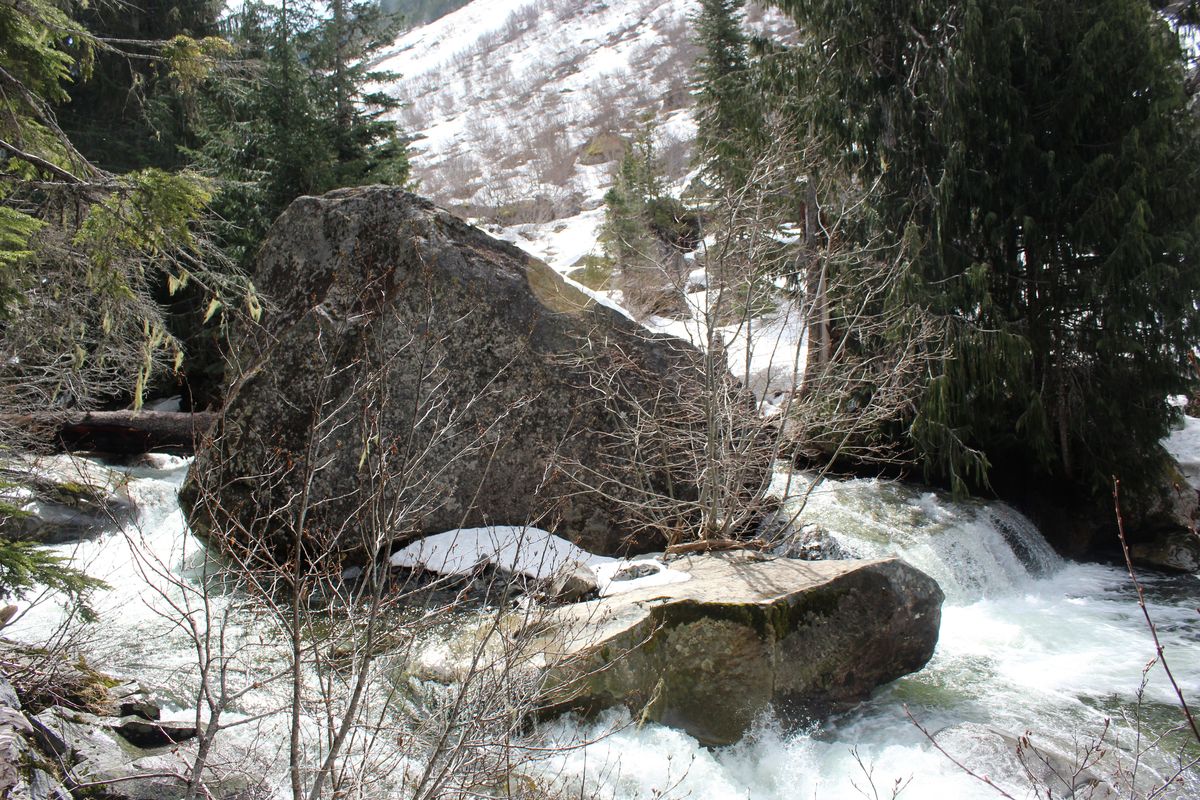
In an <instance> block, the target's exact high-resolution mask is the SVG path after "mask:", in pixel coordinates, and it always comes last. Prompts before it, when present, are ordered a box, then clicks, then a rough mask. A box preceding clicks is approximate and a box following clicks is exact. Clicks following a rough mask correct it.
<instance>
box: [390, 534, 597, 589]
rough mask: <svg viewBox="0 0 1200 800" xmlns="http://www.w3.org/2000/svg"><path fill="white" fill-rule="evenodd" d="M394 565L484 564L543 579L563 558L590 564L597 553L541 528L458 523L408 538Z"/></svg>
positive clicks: (449, 570)
mask: <svg viewBox="0 0 1200 800" xmlns="http://www.w3.org/2000/svg"><path fill="white" fill-rule="evenodd" d="M390 560H391V564H392V566H394V567H407V568H409V569H417V568H420V569H427V570H429V571H431V572H437V573H440V574H443V575H470V574H471V573H472V572H474V571H476V570H477V569H479V567H480V566H482V565H484V564H490V565H492V566H494V567H498V568H500V569H503V570H506V571H508V572H513V573H520V574H522V575H525V576H527V577H530V578H535V579H544V578H549V577H550V576H552V575H554V573H556V572H557V571H559V570H560V569H562V568H564V567H566V566H567V565H568V564H572V563H576V562H578V563H580V564H585V565H589V566H590V565H591V564H594V563H600V562H604V561H611V560H612V559H609V558H605V557H604V556H597V555H593V554H592V553H589V552H588V551H586V550H583V549H581V548H579V547H576V546H575V545H573V544H571V543H570V542H568V541H567V540H566V539H563V538H561V537H558V536H555V535H554V534H552V533H548V532H547V531H544V530H541V529H540V528H530V527H521V526H515V525H497V526H495V527H490V528H459V529H457V530H452V531H446V532H445V533H437V534H434V535H433V536H427V537H425V538H424V539H421V540H420V541H417V542H413V543H412V544H410V545H409V546H408V547H405V548H404V549H403V550H398V551H396V552H395V553H393V554H392V557H391V559H390Z"/></svg>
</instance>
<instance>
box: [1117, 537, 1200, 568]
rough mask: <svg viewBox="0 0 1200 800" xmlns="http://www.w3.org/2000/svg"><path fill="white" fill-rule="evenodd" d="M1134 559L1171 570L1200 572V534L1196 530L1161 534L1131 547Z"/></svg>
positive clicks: (1146, 564) (1150, 565) (1149, 565)
mask: <svg viewBox="0 0 1200 800" xmlns="http://www.w3.org/2000/svg"><path fill="white" fill-rule="evenodd" d="M1129 553H1130V555H1131V556H1133V559H1134V561H1136V562H1137V563H1139V564H1143V565H1145V566H1148V567H1154V568H1155V569H1162V570H1169V571H1171V572H1200V534H1197V533H1196V531H1194V530H1185V531H1171V532H1168V533H1162V534H1159V536H1158V537H1157V538H1155V539H1154V540H1153V541H1150V542H1140V543H1138V544H1135V545H1133V546H1132V547H1131V548H1130V549H1129Z"/></svg>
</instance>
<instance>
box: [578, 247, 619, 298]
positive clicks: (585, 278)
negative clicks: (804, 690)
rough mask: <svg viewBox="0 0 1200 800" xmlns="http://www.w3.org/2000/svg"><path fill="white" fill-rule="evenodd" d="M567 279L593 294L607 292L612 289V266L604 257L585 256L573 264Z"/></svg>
mask: <svg viewBox="0 0 1200 800" xmlns="http://www.w3.org/2000/svg"><path fill="white" fill-rule="evenodd" d="M567 277H568V278H570V279H571V280H573V281H575V282H576V283H579V284H582V285H583V286H586V287H587V288H589V289H591V290H592V291H593V292H607V291H609V290H610V289H612V288H613V265H612V262H611V261H609V260H608V259H607V258H605V257H604V256H594V255H586V256H584V257H583V258H581V259H579V260H578V261H576V262H575V267H574V268H573V269H572V270H571V271H570V272H568V273H567Z"/></svg>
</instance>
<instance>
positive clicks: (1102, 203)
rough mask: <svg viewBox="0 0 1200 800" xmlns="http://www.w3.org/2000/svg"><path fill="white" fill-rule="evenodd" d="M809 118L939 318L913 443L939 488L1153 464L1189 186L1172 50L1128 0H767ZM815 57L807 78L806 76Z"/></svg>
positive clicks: (1191, 249)
mask: <svg viewBox="0 0 1200 800" xmlns="http://www.w3.org/2000/svg"><path fill="white" fill-rule="evenodd" d="M779 5H780V6H781V7H782V8H783V9H784V10H786V11H787V12H788V13H790V14H791V15H792V16H793V17H794V18H795V19H796V20H797V22H798V23H799V24H800V26H801V28H802V29H803V33H804V36H805V41H806V43H807V44H806V46H807V47H808V48H809V53H808V56H807V59H808V63H809V64H812V65H814V68H812V69H809V70H807V71H806V76H805V80H806V84H805V85H804V86H803V87H802V88H801V91H802V93H803V94H805V95H806V96H808V97H812V98H817V99H818V101H817V102H815V103H814V104H812V105H811V106H810V107H809V108H808V110H807V111H808V114H809V118H808V121H810V122H812V123H813V124H814V126H815V127H816V129H817V130H818V131H820V132H821V134H822V135H824V136H827V137H829V138H830V139H831V141H833V142H835V143H836V144H837V146H838V149H839V151H840V155H841V156H842V157H844V158H847V159H850V160H851V161H852V162H853V163H854V165H855V166H856V168H857V169H858V170H859V173H860V175H861V176H862V180H864V181H875V180H878V181H879V184H880V186H881V188H882V191H881V192H880V193H879V195H878V197H876V198H875V199H874V200H873V201H872V203H873V210H874V213H875V214H876V215H877V217H878V220H879V223H880V225H881V226H882V227H883V229H884V230H886V231H888V232H890V233H891V234H892V235H893V236H894V238H895V239H897V240H902V241H903V243H904V246H905V247H906V248H907V252H908V253H911V254H912V256H913V262H912V272H911V280H909V281H907V282H906V284H905V285H904V286H903V287H901V288H902V291H901V292H898V293H897V296H896V299H897V300H899V301H902V302H912V303H918V304H921V305H923V306H925V307H927V308H929V309H931V310H932V311H934V312H935V313H936V314H937V315H939V316H940V317H941V318H942V319H944V320H946V321H947V322H948V327H947V330H948V331H949V337H950V338H949V341H948V345H949V352H950V353H951V356H950V357H948V358H946V359H945V360H944V361H943V362H942V364H941V367H940V369H939V370H938V371H937V374H935V375H934V376H933V377H932V380H931V382H930V385H929V389H928V391H927V393H926V396H925V399H924V401H923V402H922V403H921V404H920V407H919V409H917V412H916V414H915V417H914V418H913V420H912V424H911V428H910V434H911V437H912V440H913V442H914V444H915V445H916V446H917V448H918V449H919V451H920V452H921V453H922V454H923V456H924V457H925V459H926V464H927V466H928V467H929V469H930V472H931V474H933V475H936V476H938V477H941V478H943V479H945V480H946V481H947V482H948V483H950V484H951V485H953V486H954V487H955V488H956V489H966V488H969V487H971V486H980V485H982V484H984V483H985V482H986V481H987V479H988V474H989V468H990V467H991V466H993V465H1000V466H1001V467H1002V468H1004V469H1005V470H1009V471H1013V470H1030V471H1033V472H1034V473H1035V474H1039V475H1043V476H1047V477H1052V478H1061V479H1066V480H1069V481H1077V482H1081V483H1085V484H1088V485H1092V486H1100V485H1103V484H1105V483H1106V482H1107V480H1108V479H1109V476H1111V475H1112V474H1114V473H1119V474H1124V475H1128V476H1131V477H1138V476H1146V475H1148V474H1150V473H1152V472H1153V467H1154V464H1155V462H1156V459H1157V458H1158V456H1159V453H1160V450H1159V448H1158V446H1157V442H1158V440H1159V438H1161V437H1162V436H1163V435H1164V434H1165V433H1166V430H1167V426H1168V422H1169V417H1170V413H1171V412H1170V410H1169V409H1168V407H1167V405H1166V402H1165V399H1166V396H1167V395H1168V394H1172V393H1178V392H1182V391H1183V390H1184V389H1185V387H1186V380H1185V377H1184V376H1185V375H1186V370H1185V365H1184V359H1185V357H1186V354H1187V353H1188V351H1189V349H1190V347H1191V346H1192V345H1193V344H1194V342H1195V341H1196V334H1197V323H1198V321H1200V320H1198V318H1197V301H1198V299H1200V272H1198V271H1197V270H1196V268H1195V266H1194V264H1195V263H1196V262H1195V258H1196V255H1197V245H1198V235H1197V234H1198V233H1200V228H1198V225H1197V221H1198V215H1200V195H1197V193H1196V192H1195V191H1194V190H1193V189H1192V187H1193V186H1194V185H1195V180H1196V171H1197V165H1198V164H1200V159H1198V158H1197V155H1198V153H1197V150H1196V147H1197V137H1196V122H1195V119H1194V117H1192V116H1191V115H1190V114H1189V113H1188V112H1187V104H1188V101H1187V96H1186V94H1185V92H1184V74H1183V67H1182V65H1183V57H1182V54H1181V50H1180V47H1179V43H1178V41H1177V39H1176V37H1175V36H1174V34H1173V33H1172V32H1171V31H1170V29H1169V27H1168V25H1167V24H1166V23H1165V22H1164V21H1163V20H1162V19H1161V18H1160V17H1158V16H1156V15H1155V14H1154V13H1153V12H1152V10H1151V9H1150V7H1149V6H1148V5H1147V4H1146V3H1145V2H1144V1H1143V0H1097V1H1096V2H1092V3H1086V4H1064V3H1058V2H1053V0H1019V1H1018V2H1011V1H1010V0H967V2H949V0H914V2H911V3H904V4H896V3H892V2H889V1H888V0H866V1H865V2H861V1H860V2H853V3H851V2H848V1H847V0H780V2H779ZM815 65H819V66H815Z"/></svg>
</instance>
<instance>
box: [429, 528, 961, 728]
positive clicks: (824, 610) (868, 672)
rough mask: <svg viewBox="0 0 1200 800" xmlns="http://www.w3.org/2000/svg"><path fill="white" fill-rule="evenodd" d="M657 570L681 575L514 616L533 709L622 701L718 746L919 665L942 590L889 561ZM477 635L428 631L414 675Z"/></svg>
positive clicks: (433, 669) (449, 664)
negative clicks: (758, 723)
mask: <svg viewBox="0 0 1200 800" xmlns="http://www.w3.org/2000/svg"><path fill="white" fill-rule="evenodd" d="M670 571H671V572H673V573H686V574H687V575H689V576H690V579H688V580H686V581H668V580H665V579H664V580H661V581H658V582H655V583H653V584H652V585H649V586H645V587H642V588H638V589H635V590H632V591H628V592H623V593H620V594H615V595H611V596H608V597H602V598H600V599H598V600H593V601H590V602H586V603H578V604H575V605H571V606H564V607H561V608H556V609H553V610H550V611H548V612H547V613H546V614H545V615H542V616H530V615H528V614H527V615H526V616H525V617H524V619H523V620H522V624H523V625H524V626H525V630H524V632H523V633H524V636H522V635H520V634H515V633H514V634H511V635H506V637H505V639H504V642H503V646H504V647H508V648H511V646H512V644H511V643H512V642H513V641H518V640H519V641H521V645H520V647H521V649H522V652H523V653H524V654H525V655H524V656H523V659H524V662H525V663H524V664H523V666H522V670H523V671H524V673H525V674H526V675H530V674H535V675H540V676H541V691H540V698H539V701H538V705H539V707H540V709H541V712H542V713H544V714H555V713H560V712H563V711H568V710H583V711H595V710H599V709H602V708H606V707H611V706H616V705H625V706H627V707H628V708H629V709H630V710H631V712H632V713H633V714H634V715H635V717H640V718H641V719H643V720H653V721H656V722H660V723H662V724H665V725H670V726H673V727H677V728H681V729H683V730H685V731H687V732H688V733H690V734H691V735H693V736H695V737H696V738H697V739H699V740H700V741H702V742H704V743H706V744H714V745H721V744H729V743H732V742H735V741H737V740H738V739H740V738H741V736H742V735H743V734H744V733H745V732H746V731H747V730H748V729H749V728H750V726H751V724H752V723H753V722H754V720H755V718H756V717H758V716H759V715H760V714H762V713H763V712H764V711H766V710H767V709H768V708H769V707H770V708H774V709H775V711H776V712H777V713H778V714H779V715H780V716H781V717H783V718H785V719H786V718H792V719H803V718H810V717H812V716H819V715H823V714H825V713H828V712H831V711H834V710H838V709H842V708H845V707H847V706H848V705H850V704H853V703H856V702H858V701H860V700H863V699H865V698H866V697H867V696H868V695H869V694H870V693H871V692H872V690H874V689H875V688H877V687H878V686H881V685H882V684H885V683H887V682H889V681H892V680H894V679H896V678H899V677H901V676H902V675H906V674H908V673H910V672H914V671H916V670H919V669H921V668H922V667H923V666H924V665H925V664H926V663H927V662H928V661H929V659H930V658H931V657H932V655H933V650H934V647H935V646H936V644H937V637H938V627H939V624H940V621H941V604H942V599H943V596H942V592H941V590H940V589H939V588H938V585H937V583H936V582H935V581H934V580H933V579H932V578H930V577H929V576H927V575H925V574H924V573H922V572H920V571H919V570H917V569H915V568H914V567H911V566H909V565H908V564H905V563H904V562H902V561H898V560H895V559H887V560H879V561H817V562H805V561H798V560H793V559H786V558H777V557H771V556H764V555H762V554H760V553H751V552H747V551H734V552H728V553H721V554H707V555H692V556H685V557H683V558H680V559H678V560H676V561H673V562H672V563H671V565H670ZM502 627H504V626H496V625H492V626H491V628H490V629H496V628H502ZM480 642H481V639H480V637H479V635H478V631H474V632H467V633H464V634H462V636H461V637H460V641H450V642H446V641H442V642H439V643H438V644H437V645H436V650H431V651H430V653H429V654H428V656H427V657H423V658H424V660H423V661H422V662H420V663H418V664H417V666H416V672H417V674H418V675H421V676H423V677H427V678H431V679H435V680H442V681H447V680H450V679H454V678H455V677H456V676H458V675H460V674H462V673H463V671H464V670H466V669H469V668H470V665H471V664H472V663H473V662H472V656H473V655H474V653H475V652H476V650H477V648H478V647H480V646H481V644H480ZM507 652H508V653H510V654H511V649H509V650H507ZM509 657H511V656H509Z"/></svg>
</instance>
